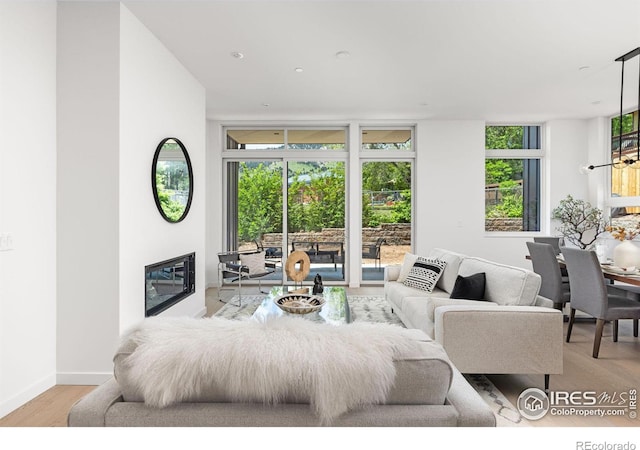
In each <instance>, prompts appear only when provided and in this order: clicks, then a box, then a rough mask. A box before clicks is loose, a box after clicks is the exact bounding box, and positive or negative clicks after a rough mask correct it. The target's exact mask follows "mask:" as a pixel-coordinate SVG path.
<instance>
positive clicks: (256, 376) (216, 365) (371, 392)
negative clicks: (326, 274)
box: [124, 317, 416, 423]
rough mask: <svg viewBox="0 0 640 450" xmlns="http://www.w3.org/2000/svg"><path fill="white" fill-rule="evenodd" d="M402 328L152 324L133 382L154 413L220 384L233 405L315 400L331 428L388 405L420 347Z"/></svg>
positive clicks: (136, 331) (140, 337)
mask: <svg viewBox="0 0 640 450" xmlns="http://www.w3.org/2000/svg"><path fill="white" fill-rule="evenodd" d="M410 335H411V334H410V331H409V330H406V329H404V328H402V327H398V326H396V325H389V324H382V323H366V322H356V323H352V324H349V325H344V326H334V325H329V324H323V323H316V322H312V321H310V320H306V319H302V318H295V317H279V318H275V319H269V320H267V321H265V322H262V323H261V322H257V321H254V320H245V321H238V320H228V319H222V318H217V317H212V318H205V319H191V318H150V319H145V320H144V321H142V322H141V323H140V324H139V325H138V326H136V327H135V328H133V329H132V330H130V331H129V332H128V333H127V334H126V335H125V336H124V339H125V340H126V339H132V340H134V341H135V342H136V343H137V344H138V347H137V348H136V350H135V351H134V352H133V353H132V354H131V355H130V356H128V357H127V359H126V362H125V363H126V365H127V366H129V367H130V370H131V372H130V375H131V377H130V378H131V380H132V382H133V383H134V384H136V385H137V386H136V388H137V390H138V391H139V392H140V393H141V394H142V395H143V397H144V399H145V403H146V404H148V405H150V406H155V407H164V406H168V405H171V404H174V403H177V402H180V401H182V400H185V399H188V398H190V397H191V398H193V397H194V396H196V395H197V394H198V393H200V392H202V388H203V386H206V385H211V381H210V380H215V381H216V383H218V384H219V385H220V386H224V388H225V389H226V390H227V391H228V392H229V395H230V396H231V399H232V400H233V401H240V402H263V403H278V402H282V401H283V399H284V398H285V397H287V395H289V396H291V394H294V395H295V394H296V393H298V394H299V393H307V395H308V398H309V399H310V404H311V406H312V407H313V408H314V410H315V412H316V413H317V414H318V416H319V417H320V419H321V421H322V422H323V423H330V422H331V420H332V419H334V418H336V417H338V416H339V415H340V414H342V413H344V412H346V411H349V410H351V409H354V408H358V407H362V406H365V405H370V404H376V403H382V402H384V401H385V399H386V396H387V393H388V392H389V389H390V388H391V387H392V386H393V383H394V377H395V367H394V364H393V359H394V356H395V355H397V354H398V353H399V352H405V351H410V350H411V349H412V348H414V347H413V346H414V345H416V344H415V341H414V340H413V339H411V337H410Z"/></svg>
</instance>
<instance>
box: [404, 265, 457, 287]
mask: <svg viewBox="0 0 640 450" xmlns="http://www.w3.org/2000/svg"><path fill="white" fill-rule="evenodd" d="M446 266H447V263H446V261H442V260H440V259H434V258H423V257H422V256H418V257H417V258H416V262H414V263H413V267H412V268H411V270H410V271H409V275H407V279H406V280H404V285H405V286H409V287H412V288H416V289H421V290H423V291H427V292H432V291H433V288H434V287H436V283H437V282H438V279H439V278H440V276H441V275H442V272H443V271H444V268H445V267H446Z"/></svg>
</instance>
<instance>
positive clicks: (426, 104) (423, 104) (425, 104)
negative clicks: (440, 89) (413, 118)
mask: <svg viewBox="0 0 640 450" xmlns="http://www.w3.org/2000/svg"><path fill="white" fill-rule="evenodd" d="M420 106H429V104H428V103H427V102H422V103H420Z"/></svg>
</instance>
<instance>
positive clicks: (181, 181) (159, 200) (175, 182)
mask: <svg viewBox="0 0 640 450" xmlns="http://www.w3.org/2000/svg"><path fill="white" fill-rule="evenodd" d="M151 186H152V188H153V197H154V198H155V201H156V206H157V207H158V211H160V214H161V215H162V217H164V219H165V220H166V221H168V222H171V223H176V222H180V221H181V220H182V219H184V218H185V217H186V216H187V213H188V212H189V207H190V206H191V197H192V196H193V171H192V169H191V160H190V159H189V154H188V153H187V149H186V148H185V147H184V144H182V142H180V140H179V139H176V138H166V139H163V140H162V141H161V142H160V144H158V148H157V149H156V153H155V155H154V156H153V165H152V167H151Z"/></svg>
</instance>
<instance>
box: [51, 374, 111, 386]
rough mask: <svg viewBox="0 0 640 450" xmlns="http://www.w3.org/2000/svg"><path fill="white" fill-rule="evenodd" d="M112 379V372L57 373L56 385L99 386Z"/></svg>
mask: <svg viewBox="0 0 640 450" xmlns="http://www.w3.org/2000/svg"><path fill="white" fill-rule="evenodd" d="M111 377H113V372H79V373H78V372H58V373H57V375H56V384H65V385H78V386H99V385H101V384H102V383H104V382H106V381H107V380H109V379H110V378H111Z"/></svg>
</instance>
